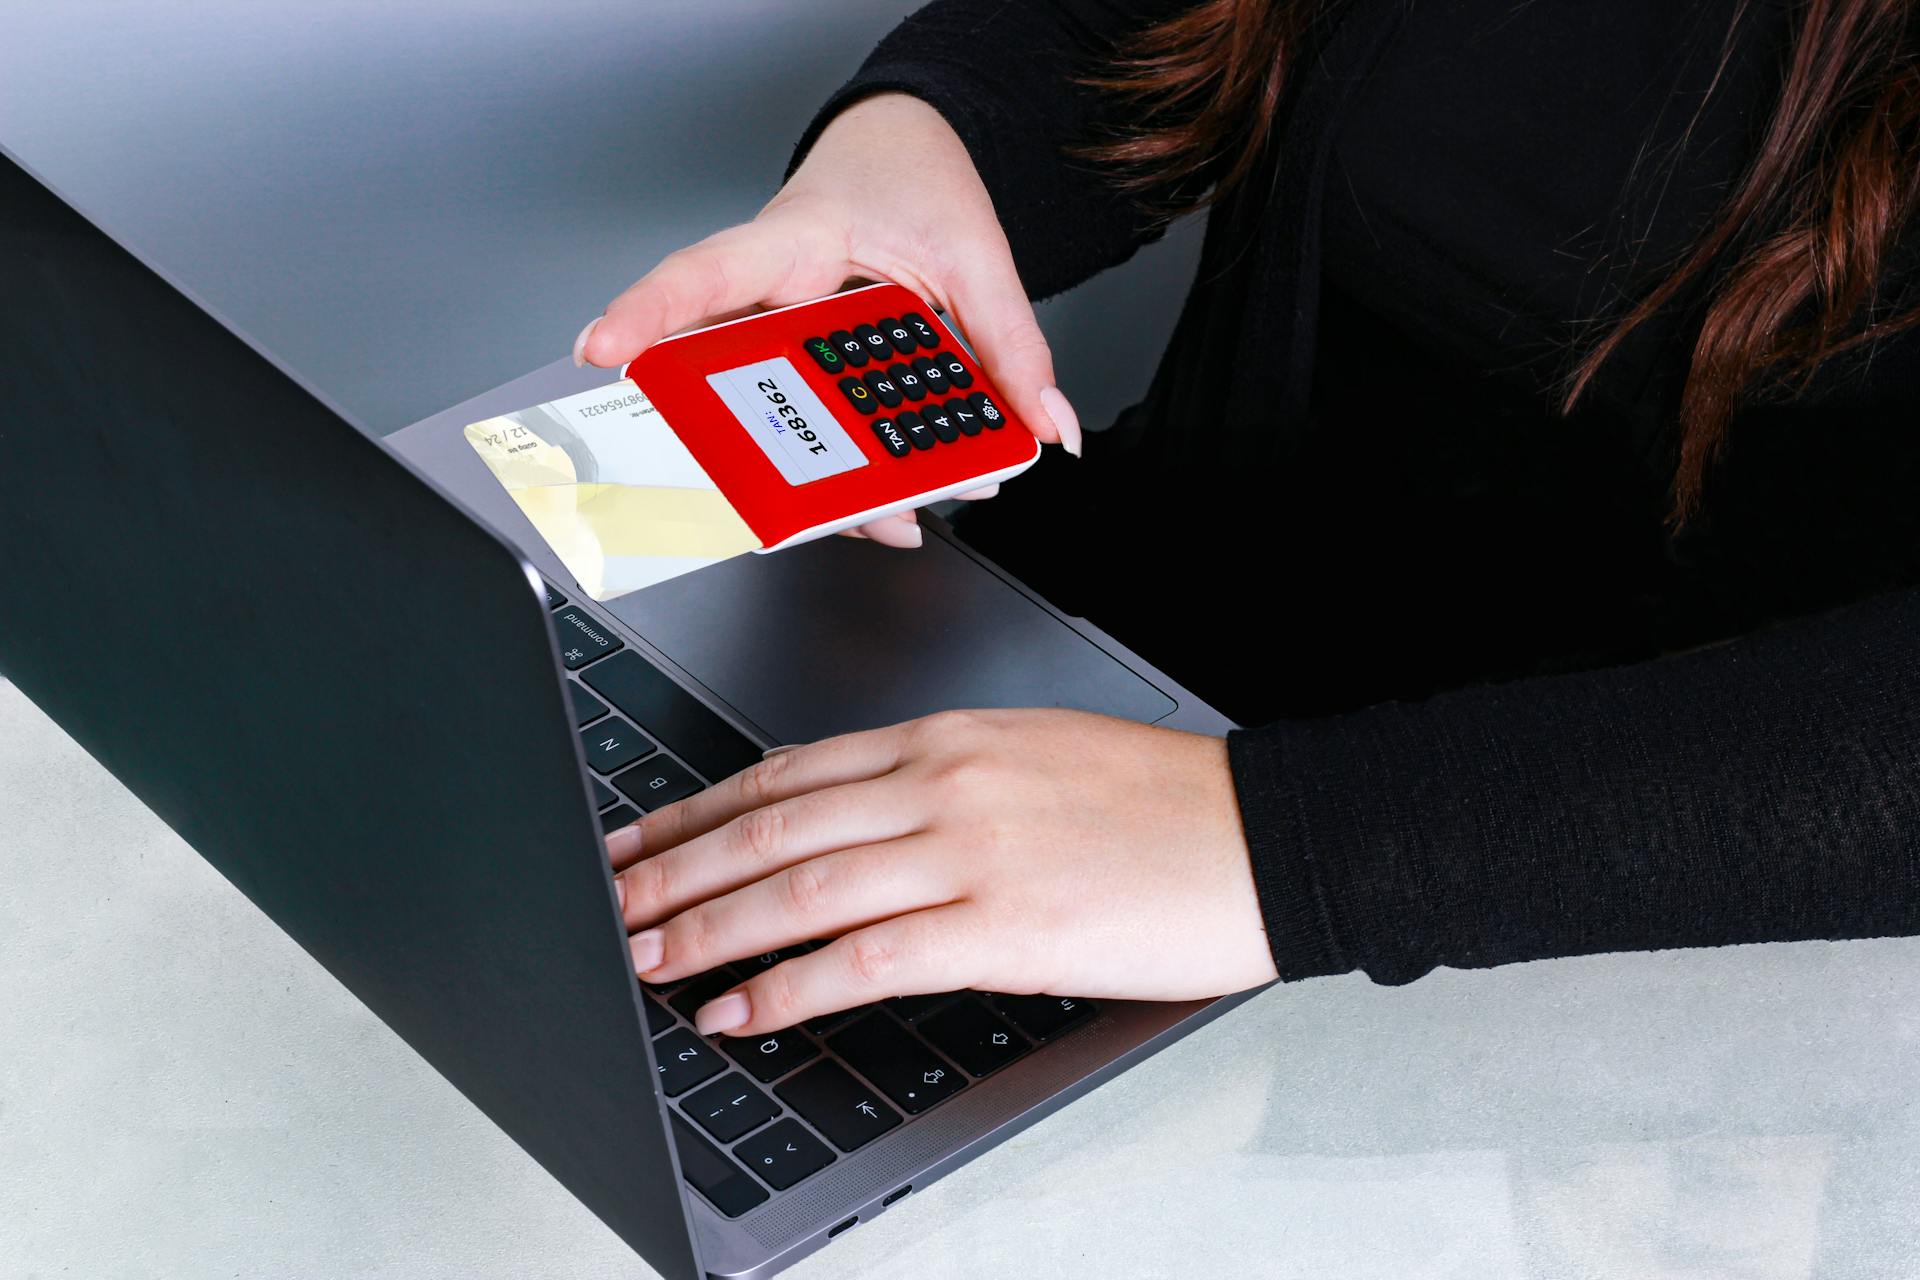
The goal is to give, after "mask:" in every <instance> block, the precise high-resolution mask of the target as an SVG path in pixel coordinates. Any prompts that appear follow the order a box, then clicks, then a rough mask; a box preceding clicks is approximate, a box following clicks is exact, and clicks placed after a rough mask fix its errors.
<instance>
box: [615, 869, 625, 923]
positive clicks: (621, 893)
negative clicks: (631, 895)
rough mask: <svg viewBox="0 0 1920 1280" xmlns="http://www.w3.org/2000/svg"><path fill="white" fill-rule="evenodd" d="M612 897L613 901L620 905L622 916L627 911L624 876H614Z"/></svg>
mask: <svg viewBox="0 0 1920 1280" xmlns="http://www.w3.org/2000/svg"><path fill="white" fill-rule="evenodd" d="M613 896H614V898H615V900H617V901H618V902H619V903H620V910H621V912H622V913H623V914H624V913H625V912H626V909H627V881H626V877H625V876H615V877H614V878H613Z"/></svg>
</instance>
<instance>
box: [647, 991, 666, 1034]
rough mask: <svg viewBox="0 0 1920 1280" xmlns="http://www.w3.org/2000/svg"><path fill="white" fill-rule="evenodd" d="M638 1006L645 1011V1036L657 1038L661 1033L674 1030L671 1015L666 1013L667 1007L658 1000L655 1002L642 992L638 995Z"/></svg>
mask: <svg viewBox="0 0 1920 1280" xmlns="http://www.w3.org/2000/svg"><path fill="white" fill-rule="evenodd" d="M640 1004H641V1006H642V1007H643V1008H645V1009H646V1011H647V1034H648V1035H650V1036H657V1035H659V1034H660V1033H661V1032H663V1031H671V1030H673V1028H674V1021H673V1015H672V1014H670V1013H668V1012H667V1007H666V1006H665V1005H663V1004H661V1003H660V1002H659V1001H658V1000H655V999H654V998H653V997H652V996H650V995H648V994H647V993H646V992H644V991H642V992H641V993H640Z"/></svg>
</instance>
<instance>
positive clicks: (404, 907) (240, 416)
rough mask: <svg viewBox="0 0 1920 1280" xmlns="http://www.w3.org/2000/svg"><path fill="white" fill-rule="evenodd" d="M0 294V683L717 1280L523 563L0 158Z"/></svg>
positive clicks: (398, 1022) (626, 1219)
mask: <svg viewBox="0 0 1920 1280" xmlns="http://www.w3.org/2000/svg"><path fill="white" fill-rule="evenodd" d="M0 296H4V298H5V304H4V307H0V672H4V674H6V675H7V676H8V677H9V678H11V679H12V680H13V681H14V682H15V683H16V684H17V685H18V686H19V687H20V688H21V689H22V690H23V691H24V692H25V693H26V694H27V696H28V697H30V698H32V699H33V701H34V702H35V703H36V704H38V705H39V706H40V707H41V708H42V709H43V710H45V711H46V712H47V713H48V714H49V715H51V716H52V717H53V718H54V719H55V720H57V721H58V722H59V723H60V724H61V726H62V727H64V728H65V729H66V730H67V732H69V733H70V734H72V735H73V737H74V738H75V739H76V740H78V741H79V742H80V743H81V745H82V746H84V747H85V748H86V749H87V750H88V751H90V752H92V753H93V755H94V756H95V757H97V758H98V759H99V760H100V761H101V762H102V763H103V764H105V765H106V767H107V768H108V769H110V770H111V771H112V772H113V773H114V775H115V776H116V777H118V778H119V779H120V780H121V781H122V782H124V783H125V784H126V785H127V786H128V787H129V788H131V789H132V790H133V791H134V792H135V793H136V794H137V795H139V796H140V798H141V799H142V800H143V801H145V802H146V803H147V804H148V805H149V806H150V807H151V808H152V809H153V810H154V811H155V812H156V813H157V814H159V816H160V817H161V818H162V819H164V820H165V821H166V822H167V823H168V824H169V825H171V826H172V827H173V828H174V830H176V831H178V832H179V833H180V834H181V835H182V836H183V837H184V838H185V839H186V840H187V841H188V842H189V843H190V844H192V845H193V847H194V848H195V849H197V850H198V851H199V852H200V853H201V854H202V855H203V856H205V857H206V858H207V860H208V861H209V862H211V863H213V865H214V866H216V867H217V868H218V869H219V870H220V871H221V872H222V873H223V874H225V875H226V877H227V878H228V879H229V880H231V881H232V882H233V883H234V885H236V886H237V887H238V888H239V889H240V890H241V891H242V892H244V893H245V894H246V895H247V896H248V897H249V898H251V899H252V900H253V902H254V903H255V904H256V905H258V906H259V907H260V908H261V909H262V910H264V911H266V912H267V913H268V914H269V915H270V916H272V917H273V919H274V920H275V921H276V922H277V923H278V924H279V925H280V926H281V927H282V928H283V929H285V930H286V932H287V933H288V934H290V935H291V936H292V937H293V938H294V939H295V940H296V941H298V942H299V943H300V944H301V945H302V946H303V947H305V948H306V949H307V950H308V951H309V952H310V953H312V954H313V955H314V957H315V958H316V959H318V960H319V961H320V962H321V963H322V964H324V965H325V966H326V967H327V968H328V969H329V970H330V971H332V973H333V974H334V975H335V976H336V977H338V978H339V979H340V980H341V981H342V982H343V983H345V984H346V985H347V987H349V988H350V989H351V990H352V991H353V992H354V994H355V995H356V996H358V997H359V998H360V999H361V1000H362V1001H364V1002H365V1003H366V1005H367V1006H368V1007H369V1008H370V1009H372V1010H373V1011H374V1012H375V1013H376V1014H378V1015H379V1016H380V1017H381V1018H382V1019H383V1020H384V1021H385V1022H386V1023H387V1024H388V1025H389V1026H391V1027H392V1028H393V1029H394V1030H395V1031H397V1032H398V1033H399V1034H400V1035H401V1036H403V1037H404V1038H405V1039H406V1040H407V1042H408V1043H409V1044H411V1045H412V1046H413V1047H414V1048H415V1049H416V1050H418V1051H419V1052H420V1054H421V1055H422V1056H424V1057H425V1058H426V1059H427V1060H428V1061H429V1062H431V1063H432V1064H433V1065H434V1066H435V1067H436V1068H437V1069H438V1070H439V1071H440V1072H441V1073H442V1074H443V1075H445V1076H446V1078H447V1079H448V1080H449V1081H451V1082H452V1083H453V1084H454V1085H455V1086H456V1087H457V1088H459V1089H460V1090H461V1092H463V1093H464V1094H466V1096H467V1097H468V1098H470V1099H472V1100H473V1101H474V1102H475V1103H476V1104H477V1105H479V1106H480V1107H481V1108H482V1109H483V1110H484V1111H485V1112H486V1113H487V1114H488V1115H489V1116H490V1117H492V1119H493V1120H494V1121H495V1122H496V1123H498V1124H499V1125H500V1127H501V1128H502V1129H504V1130H505V1131H506V1132H507V1133H508V1134H509V1135H511V1136H512V1137H513V1138H514V1139H515V1140H516V1141H518V1142H519V1143H520V1145H521V1146H523V1147H524V1148H525V1149H526V1150H527V1151H528V1152H529V1153H530V1154H532V1155H533V1156H534V1158H535V1159H537V1160H539V1161H540V1163H541V1164H543V1165H544V1166H545V1167H546V1168H547V1169H548V1170H549V1171H550V1172H552V1173H553V1174H554V1176H556V1177H557V1178H559V1179H560V1181H561V1182H563V1183H564V1184H565V1185H566V1186H567V1187H568V1188H569V1189H570V1190H571V1191H573V1193H574V1194H575V1195H577V1196H578V1197H579V1198H580V1199H581V1200H582V1201H583V1202H585V1203H586V1204H587V1205H588V1207H590V1208H591V1209H592V1210H593V1211H594V1212H595V1213H597V1214H598V1215H599V1216H600V1217H601V1218H602V1219H603V1220H604V1221H606V1223H607V1224H608V1225H609V1226H611V1227H612V1228H613V1229H614V1230H615V1231H616V1232H618V1233H619V1234H620V1235H621V1236H622V1237H623V1238H624V1239H625V1240H626V1241H627V1242H628V1243H629V1244H631V1245H632V1246H633V1247H634V1248H635V1249H636V1250H638V1251H639V1252H640V1253H641V1254H642V1255H644V1256H645V1257H646V1259H647V1260H648V1261H649V1262H650V1263H652V1264H653V1266H654V1267H656V1268H658V1269H659V1270H660V1271H661V1272H662V1273H664V1274H666V1275H668V1276H672V1277H681V1276H693V1275H697V1274H698V1273H699V1267H698V1261H697V1258H696V1256H695V1252H694V1246H693V1243H692V1234H691V1232H690V1230H689V1227H688V1220H687V1207H686V1204H685V1202H684V1199H683V1195H684V1193H683V1192H682V1190H681V1183H680V1180H679V1177H678V1173H677V1169H676V1167H675V1165H674V1163H673V1155H672V1152H671V1150H670V1148H669V1146H668V1144H667V1142H666V1139H665V1136H664V1130H663V1111H662V1104H661V1102H660V1099H659V1097H658V1094H657V1093H656V1091H655V1090H654V1089H653V1088H652V1087H651V1084H650V1073H651V1072H652V1070H653V1066H652V1063H651V1059H650V1057H649V1054H648V1049H647V1043H646V1037H645V1035H644V1033H643V1031H642V1026H643V1022H642V1019H641V1015H640V1011H639V1007H638V1004H637V1000H638V990H637V985H636V984H635V983H634V981H633V979H632V976H631V974H630V972H629V971H628V969H627V967H626V957H625V948H624V945H623V943H624V936H623V930H622V929H621V926H620V922H619V919H618V917H617V914H616V911H615V908H614V905H613V897H612V892H611V886H610V884H609V880H608V873H607V870H606V868H605V865H604V860H603V858H602V855H601V851H600V837H599V831H598V827H597V825H596V822H595V819H594V817H593V813H592V809H591V808H590V806H589V803H588V798H587V791H586V783H585V781H584V777H583V772H582V767H581V762H580V756H579V744H578V741H577V739H576V735H575V733H574V731H573V729H572V727H571V726H572V722H571V717H570V716H569V715H568V713H567V711H566V709H565V705H564V702H563V686H562V677H561V675H560V672H559V668H558V665H557V662H556V660H555V657H554V649H553V642H552V636H551V628H550V623H549V621H548V619H547V614H546V610H545V608H544V606H543V605H542V603H541V601H540V598H539V596H538V595H537V593H536V585H535V581H534V579H533V578H532V576H531V573H530V570H529V569H528V568H527V566H526V564H525V562H524V561H523V560H521V559H520V557H519V556H517V555H516V554H515V553H514V552H512V551H511V550H510V549H508V548H507V547H506V546H505V545H504V544H503V543H501V542H500V541H499V540H498V539H497V538H495V537H494V535H492V534H491V533H489V532H487V531H485V530H483V529H482V528H480V527H479V526H478V525H477V524H476V523H474V522H473V521H472V520H471V519H470V518H469V517H468V515H467V514H466V513H465V512H463V511H462V510H461V509H460V508H458V507H457V506H456V505H454V504H453V503H451V502H449V501H447V500H446V498H445V497H444V495H442V494H440V493H438V492H436V491H435V490H434V489H433V488H432V487H431V486H430V485H429V484H427V483H426V482H425V481H423V480H422V479H421V478H419V477H418V476H416V475H415V474H414V473H412V472H411V471H409V470H408V469H407V467H406V466H405V465H403V464H402V463H401V462H400V461H398V460H397V459H395V458H394V457H392V456H391V455H390V454H389V453H387V452H386V451H385V450H384V449H382V448H381V447H380V446H379V445H378V444H377V443H376V442H374V441H373V440H371V439H369V438H367V437H366V436H365V435H364V434H362V433H361V432H360V431H358V430H357V429H355V428H354V427H353V426H352V425H351V424H349V423H348V422H346V421H345V420H343V418H342V417H341V416H340V415H338V414H337V413H335V412H334V411H333V410H332V409H330V408H329V407H328V406H327V405H326V404H324V403H323V402H322V401H321V400H320V399H319V398H318V397H316V396H315V395H314V394H313V393H311V392H310V391H308V390H306V389H305V388H303V387H302V386H301V385H299V383H297V382H296V381H295V380H294V379H293V378H292V377H291V376H289V375H288V374H287V373H286V372H284V371H283V370H281V369H280V368H278V367H276V365H275V364H274V363H273V362H271V361H270V360H268V359H267V358H265V357H264V356H263V355H261V354H260V353H258V352H256V351H255V350H254V349H253V348H251V347H250V346H249V345H248V344H247V343H246V342H245V341H243V340H242V339H241V338H240V337H238V336H237V335H235V334H234V333H232V332H230V331H229V330H228V329H227V328H225V327H223V326H222V325H221V324H220V323H219V322H218V321H217V320H216V319H214V318H212V317H211V316H209V315H208V314H207V313H206V312H205V311H204V310H202V309H201V308H200V307H198V306H196V305H195V304H194V302H193V301H192V300H190V299H189V298H188V297H186V296H185V295H184V294H182V293H181V292H179V291H178V290H176V289H175V288H173V287H172V286H171V285H169V283H168V282H167V281H165V280H163V279H162V278H161V277H160V276H159V275H157V274H156V273H154V272H153V271H151V270H149V269H148V268H147V267H145V266H143V265H142V264H141V263H140V262H139V261H138V260H137V259H136V258H135V257H134V256H133V255H131V254H130V253H128V252H127V251H125V250H124V249H122V248H121V247H120V246H118V245H117V244H115V243H114V242H113V241H112V240H111V239H110V238H109V237H108V236H107V235H106V234H104V233H103V232H102V231H100V230H98V229H97V228H95V227H94V226H93V225H91V224H90V223H88V222H87V221H86V220H85V219H84V218H82V217H81V216H80V215H79V214H78V213H76V212H75V211H74V210H72V209H71V208H69V207H68V206H67V205H66V204H64V203H63V202H62V201H60V200H59V199H58V198H56V197H55V196H54V195H53V194H52V193H50V192H48V191H47V190H46V189H45V188H44V187H42V186H41V185H40V184H39V183H38V182H37V181H35V180H34V178H33V177H32V176H31V175H29V174H28V173H27V172H25V171H24V170H23V169H22V168H21V167H19V166H18V165H17V164H16V163H14V162H13V161H12V159H11V157H8V158H6V159H4V160H0ZM73 874H75V875H77V876H84V875H87V874H88V871H87V868H86V867H85V866H83V865H80V864H79V863H77V862H76V865H75V866H74V868H73ZM476 1226H478V1227H480V1228H481V1229H484V1230H496V1231H497V1230H511V1229H512V1225H511V1224H510V1223H491V1222H490V1223H485V1224H476Z"/></svg>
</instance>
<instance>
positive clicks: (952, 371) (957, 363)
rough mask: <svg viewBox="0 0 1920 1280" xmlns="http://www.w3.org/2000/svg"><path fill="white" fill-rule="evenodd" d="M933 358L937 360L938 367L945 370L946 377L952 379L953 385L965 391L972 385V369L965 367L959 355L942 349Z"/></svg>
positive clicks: (964, 362)
mask: <svg viewBox="0 0 1920 1280" xmlns="http://www.w3.org/2000/svg"><path fill="white" fill-rule="evenodd" d="M934 359H935V360H938V361H939V362H940V367H941V368H942V369H945V370H946V371H947V377H948V378H950V379H952V381H953V385H954V386H956V387H958V388H960V389H961V390H962V391H965V390H966V389H967V388H968V387H970V386H972V385H973V371H972V370H971V369H968V368H967V364H966V361H964V360H962V359H961V358H960V357H959V356H957V355H955V354H953V352H951V351H942V352H941V353H940V354H939V355H937V356H935V357H934Z"/></svg>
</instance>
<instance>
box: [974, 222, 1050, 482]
mask: <svg viewBox="0 0 1920 1280" xmlns="http://www.w3.org/2000/svg"><path fill="white" fill-rule="evenodd" d="M953 313H954V317H955V318H956V319H957V320H959V322H960V327H961V328H962V329H963V330H965V332H966V335H967V340H968V341H969V342H971V343H972V344H973V347H974V350H975V352H976V353H977V354H978V355H979V357H980V362H981V363H982V364H984V365H985V366H986V368H987V372H988V374H990V375H991V376H992V378H993V384H994V386H996V387H998V388H999V389H1000V391H1001V393H1002V394H1003V395H1005V396H1006V398H1007V403H1008V405H1009V406H1010V407H1011V408H1012V409H1013V412H1014V414H1015V416H1017V417H1018V418H1019V419H1020V420H1021V421H1022V422H1024V423H1026V424H1027V426H1028V428H1029V429H1031V430H1032V432H1033V434H1034V435H1036V436H1038V437H1039V438H1040V439H1041V440H1044V441H1047V442H1048V443H1050V444H1051V443H1057V444H1060V445H1062V446H1063V447H1065V448H1066V450H1067V451H1068V452H1069V453H1072V454H1075V455H1078V454H1079V452H1080V422H1079V418H1078V417H1077V415H1075V414H1074V413H1073V411H1072V408H1071V406H1068V405H1067V400H1066V397H1065V396H1063V395H1061V394H1060V389H1059V388H1058V387H1057V386H1055V385H1054V374H1053V349H1052V348H1051V347H1049V346H1048V345H1047V336H1046V334H1044V333H1042V332H1041V330H1040V322H1039V320H1038V319H1036V318H1035V316H1034V312H1033V304H1032V303H1031V302H1029V301H1027V291H1026V287H1025V286H1024V285H1022V284H1021V283H1020V276H1019V273H1018V272H1016V271H1015V270H1014V267H1013V261H1012V259H1011V258H1009V257H1006V256H1005V255H998V254H995V255H988V262H987V263H986V265H981V266H977V267H975V268H973V269H972V270H971V271H969V272H968V273H967V274H966V275H965V276H964V277H962V278H961V279H960V280H959V281H957V282H956V283H955V285H954V287H953Z"/></svg>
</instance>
